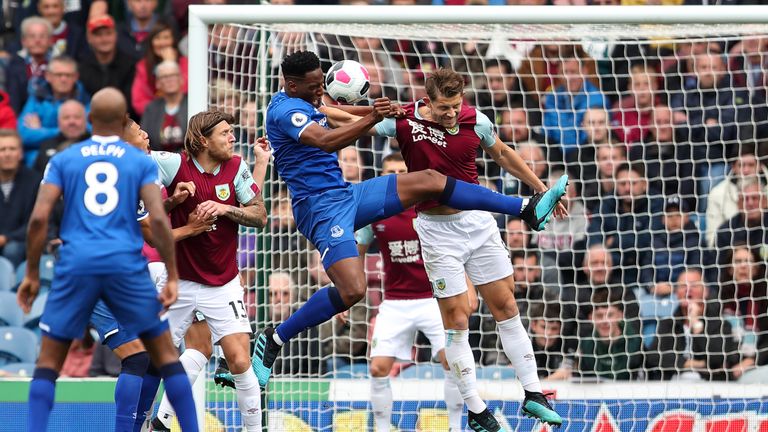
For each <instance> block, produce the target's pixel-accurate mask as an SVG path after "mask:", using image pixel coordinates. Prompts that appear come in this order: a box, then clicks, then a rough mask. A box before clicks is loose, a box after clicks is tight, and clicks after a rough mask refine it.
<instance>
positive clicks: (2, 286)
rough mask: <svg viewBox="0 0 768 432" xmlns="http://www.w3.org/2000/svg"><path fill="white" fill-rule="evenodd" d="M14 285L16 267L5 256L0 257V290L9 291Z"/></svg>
mask: <svg viewBox="0 0 768 432" xmlns="http://www.w3.org/2000/svg"><path fill="white" fill-rule="evenodd" d="M14 286H16V269H14V268H13V263H11V262H10V261H8V259H7V258H5V257H0V292H1V291H10V290H12V289H13V287H14Z"/></svg>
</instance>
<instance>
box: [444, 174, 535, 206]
mask: <svg viewBox="0 0 768 432" xmlns="http://www.w3.org/2000/svg"><path fill="white" fill-rule="evenodd" d="M438 201H440V204H445V205H447V206H448V207H452V208H455V209H456V210H485V211H489V212H493V213H502V214H507V215H511V216H520V211H522V209H523V198H520V197H518V196H507V195H504V194H500V193H497V192H494V191H492V190H490V189H488V188H486V187H483V186H480V185H476V184H472V183H467V182H464V181H461V180H456V179H455V178H453V177H448V181H447V182H446V183H445V189H444V190H443V193H442V194H441V195H440V198H439V199H438Z"/></svg>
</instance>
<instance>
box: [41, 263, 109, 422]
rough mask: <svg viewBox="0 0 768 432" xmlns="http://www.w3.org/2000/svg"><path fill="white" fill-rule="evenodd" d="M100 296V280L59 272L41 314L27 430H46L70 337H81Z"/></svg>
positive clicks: (70, 340)
mask: <svg viewBox="0 0 768 432" xmlns="http://www.w3.org/2000/svg"><path fill="white" fill-rule="evenodd" d="M98 296H99V280H98V278H97V277H92V276H72V275H67V274H58V275H57V277H56V278H55V279H54V281H53V284H52V286H51V291H50V293H49V295H48V300H47V302H46V304H45V310H44V311H43V315H42V317H41V318H40V329H41V330H42V331H43V338H42V344H41V347H40V355H39V357H38V359H37V364H36V366H35V372H34V374H33V376H32V382H31V383H30V385H29V400H28V413H27V430H28V431H30V432H38V431H44V430H47V427H48V417H49V416H50V413H51V410H52V409H53V402H54V395H55V392H56V380H57V379H58V377H59V372H60V371H61V367H62V365H63V364H64V359H66V357H67V351H68V350H69V345H70V343H71V342H72V340H73V339H75V338H78V337H81V336H82V335H83V332H84V331H85V327H86V325H87V324H88V318H89V317H90V316H91V311H92V310H93V306H94V305H95V304H96V301H97V299H98Z"/></svg>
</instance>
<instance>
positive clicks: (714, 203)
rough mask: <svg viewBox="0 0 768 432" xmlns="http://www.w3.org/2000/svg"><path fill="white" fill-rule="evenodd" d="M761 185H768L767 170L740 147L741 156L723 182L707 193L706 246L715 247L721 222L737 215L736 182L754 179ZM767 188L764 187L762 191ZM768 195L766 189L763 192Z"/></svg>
mask: <svg viewBox="0 0 768 432" xmlns="http://www.w3.org/2000/svg"><path fill="white" fill-rule="evenodd" d="M755 176H757V177H758V178H759V179H760V183H761V184H762V185H768V168H766V167H765V165H763V164H762V162H761V161H760V160H759V159H758V158H757V156H756V155H755V152H754V150H753V149H752V148H749V146H745V147H742V151H741V154H740V155H739V157H738V158H736V159H735V160H734V161H733V162H732V163H731V171H730V172H729V173H728V175H727V176H726V178H725V180H723V181H721V182H720V183H718V184H717V185H716V186H715V187H713V188H712V190H711V191H710V193H709V199H708V200H707V219H706V222H707V226H706V232H707V244H708V245H709V246H714V245H715V238H716V234H717V229H718V228H720V225H722V224H723V222H725V221H727V220H729V219H731V218H732V217H734V216H736V215H737V214H738V213H739V187H738V182H739V181H740V180H742V179H744V178H749V177H755ZM765 188H768V186H764V189H765ZM765 192H766V193H768V189H766V191H765Z"/></svg>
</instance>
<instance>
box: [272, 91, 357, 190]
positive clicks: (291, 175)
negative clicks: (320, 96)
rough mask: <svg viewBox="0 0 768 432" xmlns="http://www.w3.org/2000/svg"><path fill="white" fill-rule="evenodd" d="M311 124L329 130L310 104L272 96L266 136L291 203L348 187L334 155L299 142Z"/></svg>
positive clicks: (323, 119)
mask: <svg viewBox="0 0 768 432" xmlns="http://www.w3.org/2000/svg"><path fill="white" fill-rule="evenodd" d="M312 123H317V124H319V125H320V126H322V127H325V128H327V127H328V126H327V124H326V123H327V119H326V117H325V114H323V113H321V112H320V111H318V110H317V108H315V107H314V106H312V105H311V104H310V103H309V102H307V101H305V100H303V99H299V98H292V97H289V96H288V95H287V94H285V92H284V91H280V92H278V93H276V94H275V95H273V96H272V100H271V101H270V103H269V107H268V108H267V121H266V129H267V136H268V137H269V142H270V144H271V145H272V148H273V149H274V156H275V167H276V168H277V172H278V174H280V177H281V178H282V179H283V181H285V183H287V184H288V190H289V191H290V192H291V196H292V197H293V199H294V201H295V200H299V199H301V198H304V197H306V196H310V195H316V194H319V193H321V192H324V191H327V190H330V189H337V188H343V187H346V186H347V185H348V184H347V182H346V181H344V177H343V176H342V174H341V168H340V167H339V161H338V157H337V156H336V154H335V153H326V152H324V151H322V150H320V149H319V148H317V147H312V146H308V145H304V144H301V142H300V141H299V137H300V136H301V133H302V132H304V130H305V129H306V128H307V127H308V126H309V125H311V124H312Z"/></svg>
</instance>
